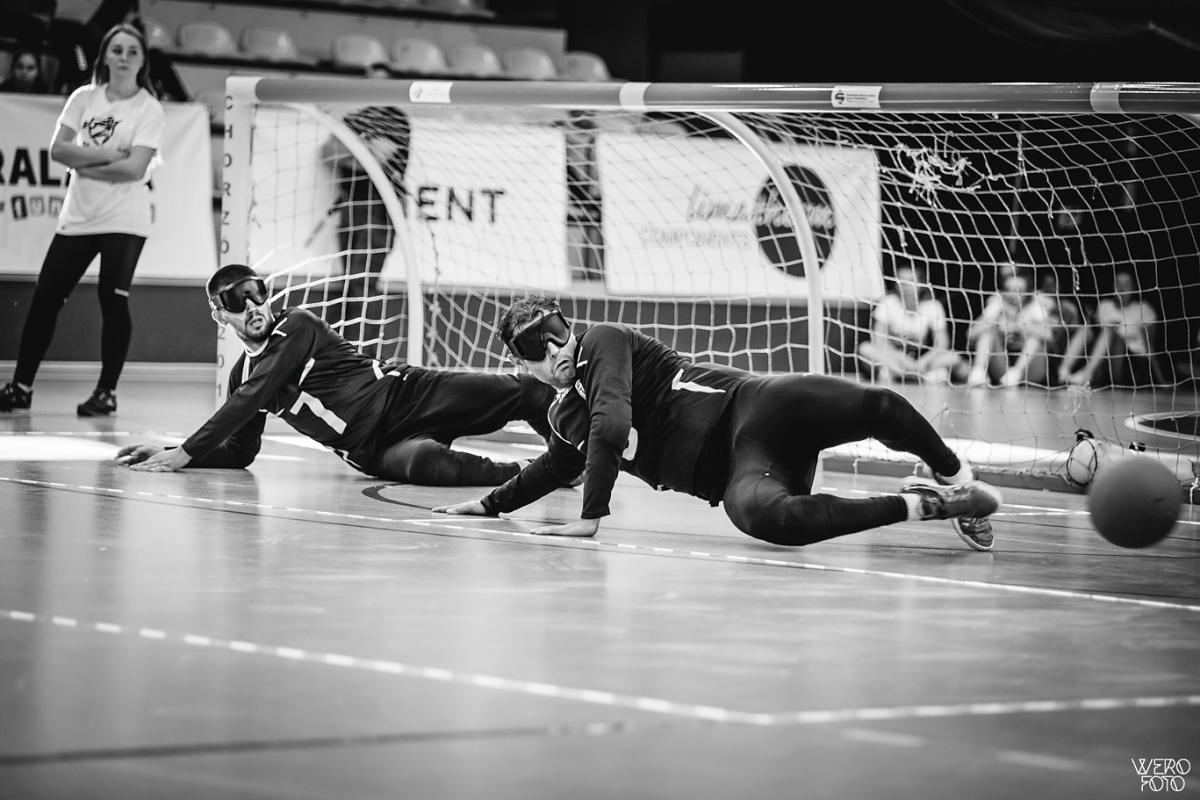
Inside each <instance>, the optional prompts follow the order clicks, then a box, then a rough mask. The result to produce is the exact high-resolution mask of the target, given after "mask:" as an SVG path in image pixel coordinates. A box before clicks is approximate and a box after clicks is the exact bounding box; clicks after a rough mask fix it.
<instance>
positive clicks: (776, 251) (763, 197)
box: [754, 164, 837, 278]
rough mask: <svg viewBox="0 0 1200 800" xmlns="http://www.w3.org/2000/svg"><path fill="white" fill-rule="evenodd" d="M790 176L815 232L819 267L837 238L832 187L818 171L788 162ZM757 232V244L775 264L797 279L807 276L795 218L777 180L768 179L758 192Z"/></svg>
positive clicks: (755, 219) (814, 238) (805, 214)
mask: <svg viewBox="0 0 1200 800" xmlns="http://www.w3.org/2000/svg"><path fill="white" fill-rule="evenodd" d="M784 171H785V172H786V173H787V176H788V179H789V180H790V181H791V182H792V187H793V188H794V189H795V190H796V194H797V195H799V196H800V203H801V205H803V206H804V216H805V218H806V219H807V220H808V227H809V229H810V230H811V231H812V236H813V245H814V246H815V249H816V251H817V268H818V269H820V268H821V267H823V266H825V262H826V261H827V260H828V259H829V253H830V251H831V250H832V249H833V243H834V241H835V240H836V239H837V219H836V217H835V215H834V211H833V202H832V200H830V197H829V189H828V188H827V187H826V186H825V183H824V181H822V180H821V178H820V176H819V175H817V173H815V172H813V171H812V170H811V169H809V168H808V167H804V166H801V165H799V164H787V165H785V167H784ZM754 232H755V234H756V235H757V236H758V246H759V247H760V248H762V251H763V255H765V256H766V257H767V259H768V260H769V261H770V262H771V263H772V264H773V265H774V266H775V268H776V269H780V270H783V271H784V272H786V273H787V274H788V275H794V276H795V277H797V278H803V277H804V256H803V254H802V253H801V252H800V241H799V240H798V239H797V238H796V231H795V228H794V227H793V225H792V217H791V215H790V214H789V213H788V210H787V207H786V206H785V205H784V203H783V197H782V196H781V195H780V192H779V185H778V184H777V183H776V182H775V181H774V180H767V181H766V182H765V183H764V184H763V187H762V188H761V189H759V191H758V199H757V201H756V202H755V205H754Z"/></svg>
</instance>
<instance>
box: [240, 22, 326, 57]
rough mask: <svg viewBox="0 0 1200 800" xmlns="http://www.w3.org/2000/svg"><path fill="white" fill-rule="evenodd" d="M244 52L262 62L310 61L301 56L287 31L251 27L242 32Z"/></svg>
mask: <svg viewBox="0 0 1200 800" xmlns="http://www.w3.org/2000/svg"><path fill="white" fill-rule="evenodd" d="M242 52H243V53H244V54H245V55H246V56H247V57H249V58H257V59H260V60H262V61H310V60H311V59H308V58H305V57H304V56H302V55H300V51H299V50H297V49H296V43H295V42H293V41H292V37H291V36H290V35H289V34H288V32H287V31H281V30H278V29H275V28H256V27H250V28H246V29H245V30H244V31H242Z"/></svg>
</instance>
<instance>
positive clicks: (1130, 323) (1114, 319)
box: [1096, 300, 1158, 355]
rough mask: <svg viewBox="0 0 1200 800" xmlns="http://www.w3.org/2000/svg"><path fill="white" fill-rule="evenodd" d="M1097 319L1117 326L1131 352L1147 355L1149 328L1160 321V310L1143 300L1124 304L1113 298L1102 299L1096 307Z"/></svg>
mask: <svg viewBox="0 0 1200 800" xmlns="http://www.w3.org/2000/svg"><path fill="white" fill-rule="evenodd" d="M1096 321H1097V322H1099V323H1100V324H1101V325H1104V326H1109V327H1113V328H1116V329H1117V334H1118V335H1119V336H1120V337H1121V338H1122V339H1124V340H1125V346H1126V347H1127V348H1128V349H1129V352H1131V353H1136V354H1138V355H1146V354H1148V353H1149V352H1150V337H1149V328H1150V326H1151V325H1153V324H1154V323H1156V322H1158V312H1156V311H1155V310H1154V306H1152V305H1150V304H1149V303H1147V302H1145V301H1143V300H1135V301H1134V302H1132V303H1129V304H1128V305H1124V306H1122V305H1118V304H1117V303H1115V302H1114V301H1112V300H1101V301H1100V305H1099V306H1098V307H1097V308H1096Z"/></svg>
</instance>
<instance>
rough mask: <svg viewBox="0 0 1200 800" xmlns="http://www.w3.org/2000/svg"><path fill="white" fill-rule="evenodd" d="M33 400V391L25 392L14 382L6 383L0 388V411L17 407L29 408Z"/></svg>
mask: <svg viewBox="0 0 1200 800" xmlns="http://www.w3.org/2000/svg"><path fill="white" fill-rule="evenodd" d="M32 400H33V392H27V391H25V390H24V389H22V388H21V387H20V386H17V384H15V383H6V384H4V388H3V389H0V411H13V410H15V409H18V408H29V404H30V403H31V402H32Z"/></svg>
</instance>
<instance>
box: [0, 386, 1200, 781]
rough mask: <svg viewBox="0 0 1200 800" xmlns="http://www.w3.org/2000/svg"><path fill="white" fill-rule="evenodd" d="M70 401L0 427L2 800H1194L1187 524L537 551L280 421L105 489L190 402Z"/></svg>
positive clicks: (1195, 715) (663, 522)
mask: <svg viewBox="0 0 1200 800" xmlns="http://www.w3.org/2000/svg"><path fill="white" fill-rule="evenodd" d="M89 389H90V384H89V383H86V382H82V381H70V380H42V381H40V382H39V384H38V387H37V393H36V394H35V407H34V409H33V410H32V411H25V412H18V413H16V414H13V415H0V798H5V800H7V799H8V798H12V799H13V800H31V799H33V798H68V799H70V800H75V799H76V798H80V799H88V800H90V799H92V798H114V799H116V798H120V799H121V800H140V798H175V799H177V800H185V799H190V798H301V799H303V800H308V799H309V798H330V799H331V800H359V799H360V798H364V799H365V798H381V799H382V798H389V799H391V798H402V799H403V800H440V799H441V798H456V799H457V798H463V799H464V800H468V799H469V800H477V799H481V798H514V799H517V798H519V799H520V800H561V799H562V798H570V799H571V800H587V799H588V798H621V799H624V798H688V800H696V799H697V798H722V799H725V798H737V800H750V798H764V800H765V799H767V798H769V799H770V800H781V799H782V798H798V797H808V798H827V797H829V798H848V799H850V798H854V799H857V798H889V799H891V798H900V799H902V800H903V799H906V798H913V800H916V799H917V798H921V799H922V800H926V799H928V798H942V797H944V798H963V797H969V798H1014V797H1026V798H1042V797H1046V798H1050V797H1053V798H1060V799H1061V798H1081V799H1082V798H1119V797H1135V796H1146V795H1148V794H1164V793H1165V794H1168V795H1170V796H1193V797H1194V796H1197V795H1200V769H1198V770H1196V771H1195V772H1192V771H1191V765H1193V764H1195V765H1197V766H1198V767H1200V567H1198V565H1200V542H1198V539H1197V522H1198V521H1200V515H1198V514H1197V513H1196V511H1195V510H1194V507H1192V506H1189V505H1185V507H1184V512H1183V514H1184V515H1183V518H1182V519H1181V521H1180V523H1179V524H1178V525H1177V526H1176V528H1175V530H1174V532H1173V534H1172V535H1171V536H1170V537H1169V538H1168V539H1166V540H1165V541H1163V542H1162V543H1160V544H1159V545H1157V546H1155V547H1152V548H1149V549H1146V550H1140V551H1133V550H1121V549H1119V548H1117V547H1115V546H1113V545H1110V544H1109V543H1107V542H1106V541H1104V540H1103V539H1102V538H1101V537H1100V536H1099V534H1097V533H1095V531H1093V530H1092V529H1091V527H1090V525H1089V521H1088V515H1087V512H1086V510H1085V498H1084V496H1082V495H1076V494H1065V493H1051V492H1042V491H1035V490H1030V489H1015V488H1006V489H1004V490H1003V491H1004V495H1005V505H1004V506H1003V507H1002V509H1001V512H1000V513H999V514H997V515H996V517H995V518H994V519H995V531H996V540H997V543H996V547H995V550H994V551H993V552H990V553H979V552H974V551H972V550H969V549H968V548H967V547H966V546H965V545H963V544H962V543H961V542H960V541H959V539H958V538H957V536H955V534H954V533H953V531H952V530H951V527H950V525H949V523H945V522H942V523H905V524H899V525H894V526H890V527H888V528H885V529H881V530H877V531H872V532H867V533H861V534H856V535H853V536H847V537H843V538H840V539H835V540H832V541H829V542H825V543H822V544H818V545H814V546H810V547H807V548H802V549H788V548H782V547H774V546H770V545H767V544H764V543H761V542H758V541H755V540H753V539H750V538H748V537H746V536H744V535H742V534H741V533H739V532H738V531H737V530H736V529H735V528H734V527H733V526H732V524H731V523H730V522H729V521H728V520H727V519H726V517H725V515H724V513H723V512H722V511H721V510H720V509H710V508H708V507H707V505H706V504H704V503H703V502H701V501H699V500H695V499H693V498H689V497H685V496H683V495H677V494H669V493H656V492H654V491H652V490H651V489H650V488H649V487H647V486H644V485H642V484H640V483H639V482H637V481H635V480H633V479H631V478H629V477H628V476H622V478H621V479H620V482H619V484H618V489H617V492H616V495H615V501H616V502H615V504H614V514H613V515H612V516H611V517H610V518H608V519H606V520H605V521H604V523H603V525H602V527H601V530H600V534H599V536H598V537H597V538H596V539H594V540H578V539H555V538H546V537H537V536H533V535H530V534H529V533H527V531H529V530H530V529H531V528H532V527H534V526H535V525H536V524H537V523H539V522H545V521H566V520H569V519H572V518H575V517H576V516H577V514H578V507H579V503H580V494H579V490H578V489H563V490H560V491H559V492H557V493H555V494H554V495H552V496H550V497H548V498H546V499H545V500H543V501H541V502H539V503H538V504H536V505H534V506H530V507H528V508H526V509H523V510H522V511H521V512H519V514H518V515H516V516H514V517H512V518H502V519H488V518H473V517H451V516H446V515H440V514H434V513H432V512H431V511H430V510H429V509H430V508H431V507H432V506H435V505H439V504H443V503H449V502H455V501H457V500H460V499H470V498H474V497H478V496H480V495H481V494H482V491H483V490H477V489H472V488H466V489H432V488H422V487H418V486H409V485H396V484H391V483H387V482H382V481H379V480H374V479H370V478H367V477H364V476H361V475H359V474H357V473H355V472H354V471H352V470H351V469H350V468H349V467H347V466H345V465H344V464H343V463H342V462H341V461H339V460H338V459H337V458H336V457H335V456H333V455H331V454H328V453H325V452H323V451H321V450H320V449H319V448H317V449H314V447H315V446H313V445H311V444H309V443H307V442H306V441H304V440H301V439H300V438H298V437H297V436H296V435H294V434H293V433H292V432H291V431H290V429H287V428H286V427H284V426H282V425H280V424H279V423H278V421H277V420H272V422H271V423H270V424H269V426H268V433H269V434H270V436H269V438H268V440H267V442H266V444H265V447H264V449H263V452H262V454H261V455H260V457H259V459H258V460H257V461H256V462H255V463H254V464H253V465H252V467H251V468H250V469H248V470H192V471H186V470H185V471H183V472H179V473H172V474H152V473H138V472H133V471H130V470H128V469H125V468H123V467H119V466H117V465H115V464H114V463H113V462H112V457H113V455H114V454H115V452H116V450H117V449H118V447H120V446H122V445H124V444H128V443H133V442H153V443H160V444H165V443H177V442H178V441H180V440H181V439H182V438H183V437H184V436H186V435H187V434H188V433H190V432H191V431H192V430H193V429H194V428H196V427H197V426H198V425H199V424H200V423H201V422H202V421H203V420H204V419H205V418H207V416H208V414H209V413H211V410H212V408H213V405H212V397H213V390H212V385H211V381H209V382H204V381H196V380H193V381H183V382H174V383H164V382H163V381H161V380H145V379H139V378H138V377H137V376H133V377H127V379H126V380H125V381H124V382H123V383H122V387H121V392H120V411H119V413H118V414H117V416H115V417H114V418H110V419H92V420H89V419H78V418H76V416H75V413H74V407H75V404H76V403H78V402H79V401H81V400H82V399H83V398H84V397H85V396H86V395H87V393H88V390H89ZM950 391H951V392H961V393H964V395H965V394H966V393H969V392H971V391H975V392H976V393H977V394H978V393H979V392H980V391H981V390H967V389H957V388H955V389H951V390H950ZM462 444H463V445H464V446H466V447H469V448H472V449H474V450H476V451H477V452H485V453H492V454H495V455H498V456H504V455H506V454H508V455H511V456H513V457H524V456H529V455H533V454H536V452H537V447H536V446H534V445H532V444H528V443H525V442H524V441H523V437H521V436H511V435H510V436H500V437H495V438H490V439H488V440H473V441H470V442H463V443H462ZM897 484H898V481H897V479H896V478H894V477H883V476H878V475H862V474H860V475H857V476H855V475H851V474H848V473H841V472H836V471H833V470H827V471H825V473H824V475H823V478H822V485H823V486H824V487H827V490H828V491H831V492H834V493H839V494H845V495H850V496H853V495H856V494H861V493H864V492H865V493H874V492H885V491H886V492H890V491H894V490H895V489H896V488H897ZM1151 759H1174V760H1178V761H1162V762H1152V761H1151ZM1184 759H1186V761H1184ZM1185 766H1186V769H1187V772H1185V771H1184V768H1185ZM1156 778H1158V779H1162V780H1161V781H1158V782H1155V781H1154V779H1156ZM1176 779H1178V780H1176ZM1147 782H1149V786H1146V785H1145V784H1146V783H1147ZM1177 789H1182V791H1177ZM1156 790H1158V791H1156Z"/></svg>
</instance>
